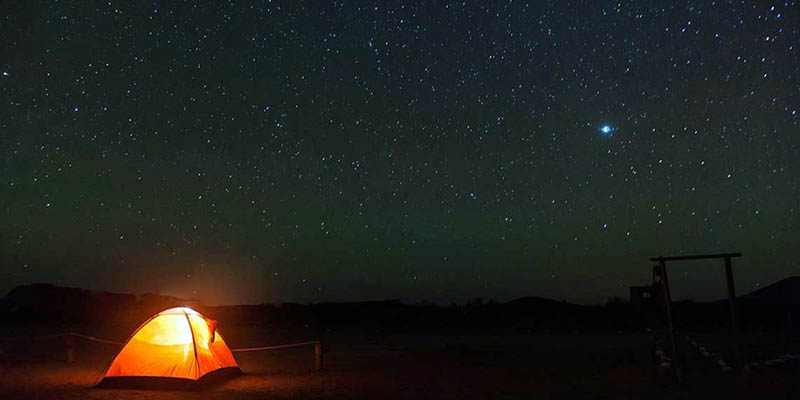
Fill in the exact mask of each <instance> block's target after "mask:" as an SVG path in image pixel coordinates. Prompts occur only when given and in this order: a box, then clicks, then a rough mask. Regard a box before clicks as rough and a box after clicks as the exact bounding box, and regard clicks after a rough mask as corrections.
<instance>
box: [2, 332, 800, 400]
mask: <svg viewBox="0 0 800 400" xmlns="http://www.w3.org/2000/svg"><path fill="white" fill-rule="evenodd" d="M65 329H68V330H73V331H82V332H83V333H87V332H86V329H91V330H92V331H93V332H91V333H96V332H98V331H100V332H101V333H102V334H103V335H107V337H111V338H112V339H114V340H121V339H122V338H124V334H123V333H122V332H121V331H120V330H117V331H116V332H115V330H114V329H105V330H104V329H101V328H98V327H86V326H83V327H81V326H60V327H58V328H56V327H48V326H8V325H7V326H5V327H4V331H5V332H4V336H8V335H14V336H16V337H19V338H25V337H33V336H35V335H40V334H46V333H50V332H53V331H56V330H61V331H63V330H65ZM221 331H222V333H223V335H225V336H226V338H227V341H228V343H229V344H230V345H231V347H234V348H235V347H243V346H249V345H253V344H275V343H281V342H283V343H285V342H287V341H289V339H290V338H289V337H290V336H292V337H296V338H297V339H299V340H305V339H310V337H308V336H311V335H318V334H314V333H310V332H302V331H299V332H293V333H287V332H277V331H268V330H265V329H264V328H261V327H246V326H241V327H229V329H227V330H226V329H222V330H221ZM303 336H306V337H303ZM321 339H322V340H323V341H324V343H325V345H326V352H325V367H324V370H323V371H319V372H315V371H313V370H312V367H313V350H312V349H310V348H298V349H287V350H276V351H270V352H259V353H237V355H236V358H237V361H238V362H239V364H240V366H241V367H242V369H243V370H244V371H245V374H244V375H242V376H239V377H235V378H232V379H230V380H227V381H224V382H222V383H219V384H216V385H214V386H209V387H206V388H203V389H201V390H198V391H163V390H152V391H150V390H120V389H94V388H93V387H92V384H93V383H94V382H95V380H96V379H97V378H98V377H99V374H100V373H101V372H102V369H103V367H104V366H105V365H106V363H107V362H108V361H109V360H110V358H111V357H113V355H114V352H115V350H116V347H117V346H115V345H110V344H101V343H94V342H88V341H84V340H80V339H78V340H76V346H75V347H76V362H75V363H74V364H67V363H66V362H65V353H64V339H63V338H51V339H36V340H21V341H17V342H14V343H13V344H11V343H8V342H6V343H5V344H3V345H2V346H3V355H2V358H1V359H0V360H2V361H1V362H2V364H0V398H2V399H10V398H30V399H34V398H36V399H61V398H67V399H209V398H210V399H263V398H267V399H308V398H312V399H518V398H538V399H549V398H563V399H645V398H647V399H662V398H663V399H689V398H726V397H727V398H759V399H768V398H770V399H771V398H776V399H789V398H798V397H797V396H800V392H798V391H797V381H798V375H797V374H796V373H795V374H794V375H789V376H780V375H775V374H770V375H768V376H764V377H761V378H757V379H751V380H749V381H746V380H745V379H742V378H740V377H737V376H735V375H725V374H721V373H720V372H718V371H717V370H715V369H713V368H710V369H708V370H705V372H704V371H695V374H694V376H693V377H690V379H689V381H688V382H686V383H685V384H684V385H676V384H675V382H674V379H672V377H671V376H670V374H669V373H668V371H667V370H664V369H659V368H658V365H657V362H656V361H655V358H654V356H653V337H652V336H651V335H650V334H647V333H644V332H642V333H609V334H577V333H572V334H570V333H561V334H521V333H517V334H510V333H506V334H500V335H492V334H470V335H456V334H441V333H439V334H411V333H409V334H403V335H385V334H381V333H380V332H363V331H361V332H358V331H349V332H336V331H329V332H327V333H324V334H322V335H321Z"/></svg>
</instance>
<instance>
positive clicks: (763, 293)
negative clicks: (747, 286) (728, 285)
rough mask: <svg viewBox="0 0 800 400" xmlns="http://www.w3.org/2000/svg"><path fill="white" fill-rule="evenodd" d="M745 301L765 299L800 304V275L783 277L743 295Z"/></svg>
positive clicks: (764, 300)
mask: <svg viewBox="0 0 800 400" xmlns="http://www.w3.org/2000/svg"><path fill="white" fill-rule="evenodd" d="M742 299H743V300H745V301H763V302H771V303H786V304H793V305H800V276H792V277H789V278H786V279H782V280H780V281H778V282H775V283H773V284H771V285H769V286H764V287H763V288H761V289H758V290H756V291H754V292H752V293H750V294H747V295H745V296H742Z"/></svg>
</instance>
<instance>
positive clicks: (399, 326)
mask: <svg viewBox="0 0 800 400" xmlns="http://www.w3.org/2000/svg"><path fill="white" fill-rule="evenodd" d="M739 299H740V301H739V306H740V310H741V315H742V316H743V318H744V322H745V323H746V324H749V325H751V326H763V327H771V326H773V327H775V326H777V327H779V328H780V327H781V326H783V325H785V323H786V321H787V317H786V315H787V313H788V312H789V311H790V310H791V308H792V307H797V306H796V305H797V304H800V277H792V278H787V279H784V280H782V281H779V282H776V283H774V284H772V285H769V286H767V287H764V288H762V289H759V290H757V291H755V292H753V293H750V294H748V295H745V296H741V297H740V298H739ZM177 306H189V307H193V308H195V309H197V310H198V311H200V312H202V313H203V314H205V315H207V316H208V317H210V318H214V319H217V320H220V322H221V323H224V324H225V325H239V324H244V325H270V326H273V327H290V326H302V327H308V328H312V329H316V328H322V329H349V328H368V329H376V330H386V331H390V332H403V331H414V330H438V331H448V330H453V331H464V330H465V329H466V330H497V329H513V330H522V331H530V332H532V331H554V332H559V331H560V332H574V331H618V330H638V329H643V328H645V327H648V326H654V321H655V320H656V319H659V318H661V315H662V313H661V310H660V309H659V308H658V306H657V304H656V305H653V306H645V305H639V304H630V303H627V302H610V303H609V304H607V305H603V306H583V305H577V304H571V303H567V302H565V301H557V300H553V299H548V298H542V297H522V298H518V299H515V300H511V301H509V302H506V303H498V302H495V301H492V300H489V301H484V300H482V299H474V300H472V301H470V302H467V303H466V304H463V305H451V306H439V305H435V304H430V303H420V304H406V303H403V302H402V301H399V300H385V301H365V302H342V303H316V304H298V303H283V304H261V305H235V306H216V307H214V306H205V305H203V304H200V303H198V302H197V301H191V300H186V299H180V298H176V297H171V296H162V295H157V294H144V295H140V296H136V295H133V294H125V293H110V292H101V291H92V290H85V289H79V288H70V287H60V286H55V285H50V284H32V285H24V286H19V287H16V288H14V289H12V290H11V291H10V292H9V293H8V295H7V296H6V297H5V298H2V299H0V324H2V323H11V322H14V321H32V322H47V323H52V322H67V323H103V324H105V323H109V322H112V323H113V322H124V323H126V324H134V325H135V324H138V323H139V322H141V321H143V320H144V319H146V318H148V317H149V316H151V315H153V314H155V313H157V312H159V311H162V310H164V309H167V308H171V307H177ZM727 307H728V306H727V303H726V302H691V301H684V302H676V303H675V304H674V311H675V312H674V313H675V316H676V318H677V322H678V324H679V325H681V326H685V327H702V328H703V329H718V328H726V327H727V326H728V325H729V322H728V318H729V317H728V308H727ZM799 315H800V313H799ZM776 321H777V322H776ZM780 329H782V328H780Z"/></svg>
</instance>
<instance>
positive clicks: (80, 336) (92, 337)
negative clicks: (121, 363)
mask: <svg viewBox="0 0 800 400" xmlns="http://www.w3.org/2000/svg"><path fill="white" fill-rule="evenodd" d="M66 336H75V337H79V338H82V339H86V340H89V341H93V342H100V343H106V344H116V345H120V346H121V345H123V344H124V343H122V342H116V341H113V340H108V339H102V338H99V337H94V336H87V335H83V334H80V333H77V332H62V333H55V334H52V335H42V336H30V337H25V338H11V337H0V342H28V341H32V340H39V339H51V338H57V337H66ZM318 343H320V341H319V340H312V341H310V342H300V343H289V344H280V345H275V346H262V347H242V348H239V349H234V348H231V349H230V350H231V351H232V352H243V351H261V350H278V349H286V348H290V347H301V346H311V345H316V344H318Z"/></svg>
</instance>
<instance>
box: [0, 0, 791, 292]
mask: <svg viewBox="0 0 800 400" xmlns="http://www.w3.org/2000/svg"><path fill="white" fill-rule="evenodd" d="M750 3H751V2H729V1H710V0H709V1H696V2H688V3H686V2H680V1H660V2H656V1H641V2H608V1H574V2H565V1H535V2H534V1H532V2H527V3H526V2H524V1H507V2H499V1H498V2H494V1H466V2H460V1H459V2H452V1H430V2H423V1H380V2H356V1H317V2H304V1H269V2H249V1H248V2H231V3H223V2H217V1H207V2H202V1H197V2H192V1H189V2H178V1H168V2H158V3H153V2H136V1H130V2H129V1H118V0H116V1H111V2H77V1H76V2H70V1H66V2H65V1H55V2H52V1H51V2H40V1H9V2H5V3H4V4H3V11H2V17H1V19H0V73H1V74H2V75H0V132H1V133H0V134H1V135H2V136H1V137H0V199H2V202H0V292H6V291H8V290H9V289H11V288H12V287H14V286H16V285H19V284H25V283H32V282H50V283H54V284H60V285H70V286H79V287H84V288H92V289H103V290H112V291H125V292H135V293H143V292H148V291H150V292H160V293H164V294H172V295H179V296H184V297H192V298H197V299H200V300H203V301H205V302H208V303H212V304H214V303H217V304H223V303H236V302H249V303H259V302H262V301H301V302H312V301H340V300H370V299H387V298H392V299H403V300H405V301H419V300H430V301H436V302H451V301H454V302H462V301H464V300H467V299H469V298H472V297H478V296H480V297H483V298H484V299H488V298H495V299H497V300H508V299H511V298H514V297H518V296H525V295H535V296H545V297H552V298H556V299H559V300H560V299H566V300H568V301H575V302H583V303H587V302H588V303H591V302H600V301H603V300H605V299H606V298H608V297H611V296H620V297H627V290H628V289H627V288H628V286H631V285H641V284H647V283H648V282H649V280H650V269H651V266H652V263H651V262H649V261H648V258H649V257H651V256H657V255H660V254H661V255H678V254H690V253H695V252H720V251H740V252H742V253H744V257H743V258H741V259H737V260H735V261H734V269H735V274H736V283H737V290H738V291H739V292H740V293H746V292H748V291H751V290H753V289H755V288H757V287H759V286H763V285H766V284H769V283H771V282H773V281H776V280H778V279H781V278H784V277H786V276H789V275H797V274H800V262H798V261H797V260H796V258H795V257H796V254H797V251H798V250H797V249H798V248H799V247H800V220H798V214H799V213H800V115H798V114H799V111H800V84H799V83H798V82H800V4H798V3H797V2H796V1H786V2H780V1H778V2H769V1H762V2H754V3H756V4H750ZM675 267H676V268H675V269H674V272H672V274H673V277H671V280H673V282H671V283H673V290H674V291H675V294H676V297H677V298H681V296H683V297H690V298H698V299H703V298H722V297H724V296H725V291H724V277H723V273H722V271H723V270H722V263H721V262H716V263H715V262H695V263H688V264H675Z"/></svg>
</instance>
